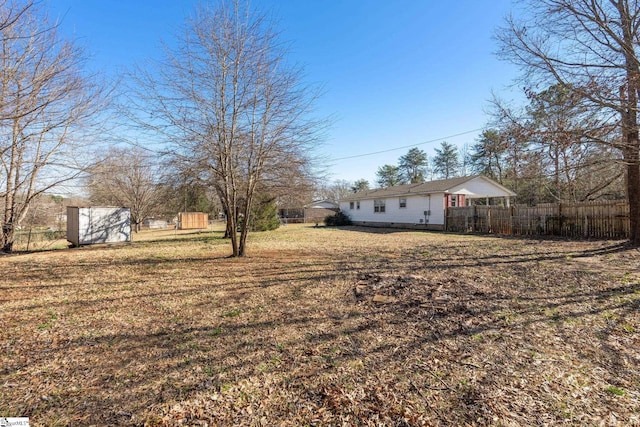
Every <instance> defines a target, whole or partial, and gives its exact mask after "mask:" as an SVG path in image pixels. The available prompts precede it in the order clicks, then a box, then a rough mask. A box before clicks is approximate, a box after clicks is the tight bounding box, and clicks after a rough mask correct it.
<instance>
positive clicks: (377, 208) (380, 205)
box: [373, 200, 385, 213]
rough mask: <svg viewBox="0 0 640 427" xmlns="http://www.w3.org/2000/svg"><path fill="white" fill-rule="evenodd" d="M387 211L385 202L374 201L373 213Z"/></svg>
mask: <svg viewBox="0 0 640 427" xmlns="http://www.w3.org/2000/svg"><path fill="white" fill-rule="evenodd" d="M384 211H385V204H384V200H374V201H373V212H376V213H383V212H384Z"/></svg>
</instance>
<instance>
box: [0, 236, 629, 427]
mask: <svg viewBox="0 0 640 427" xmlns="http://www.w3.org/2000/svg"><path fill="white" fill-rule="evenodd" d="M250 245H251V246H250V248H249V249H250V251H249V256H248V257H247V258H244V259H230V258H227V257H226V255H228V247H227V245H226V244H225V242H224V241H222V239H221V238H220V235H219V233H210V234H194V235H174V236H173V237H172V236H169V235H163V236H161V238H160V239H159V240H153V238H151V237H149V236H145V240H144V241H138V242H134V243H132V244H128V245H122V246H105V247H93V248H80V249H73V250H64V251H54V252H47V253H34V254H26V255H19V256H11V257H4V258H0V271H2V272H3V275H2V277H1V278H0V292H1V293H0V324H1V325H2V328H1V329H0V342H1V344H0V346H1V347H0V416H28V417H30V419H31V423H32V425H35V426H39V425H46V426H49V425H149V426H154V425H169V426H173V425H203V426H204V425H210V426H213V425H291V426H294V425H389V426H391V425H394V426H401V425H496V426H498V425H503V426H511V425H513V426H516V425H523V426H524V425H561V424H562V425H566V424H569V425H621V426H622V425H640V421H639V420H640V403H639V400H640V370H639V368H638V366H640V332H639V329H640V314H639V313H640V310H639V309H640V275H639V274H638V272H639V271H640V253H639V252H638V251H637V250H636V249H628V248H626V247H625V246H624V245H623V244H622V243H621V242H605V241H600V242H564V241H537V240H523V239H511V238H508V239H500V238H495V237H477V236H458V235H449V234H438V233H421V232H402V231H393V230H368V229H359V228H344V229H340V230H338V229H331V228H322V227H321V228H310V227H302V226H287V227H282V228H281V229H279V230H276V231H274V232H269V233H259V234H255V235H253V236H251V242H250Z"/></svg>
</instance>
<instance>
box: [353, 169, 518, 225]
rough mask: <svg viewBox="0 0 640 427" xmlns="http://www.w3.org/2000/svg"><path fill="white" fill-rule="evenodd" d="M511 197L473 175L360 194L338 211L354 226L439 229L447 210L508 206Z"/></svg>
mask: <svg viewBox="0 0 640 427" xmlns="http://www.w3.org/2000/svg"><path fill="white" fill-rule="evenodd" d="M515 195H516V194H515V193H514V192H513V191H511V190H509V189H508V188H506V187H504V186H502V185H500V184H498V183H497V182H495V181H493V180H492V179H489V178H487V177H485V176H482V175H477V176H467V177H460V178H451V179H443V180H439V181H430V182H424V183H420V184H405V185H399V186H395V187H388V188H378V189H374V190H365V191H360V192H357V193H354V194H353V195H350V196H348V197H345V198H343V199H341V200H340V210H342V211H343V212H344V213H346V214H347V215H349V217H350V218H351V220H352V221H353V223H354V224H356V225H368V226H372V227H401V228H422V229H430V230H443V229H444V225H445V209H446V208H448V207H452V206H465V205H466V204H468V203H469V202H470V201H472V200H474V199H485V200H486V201H487V202H488V201H489V200H490V199H492V200H495V198H502V199H504V200H505V204H506V205H507V206H508V205H509V203H510V198H511V197H514V196H515Z"/></svg>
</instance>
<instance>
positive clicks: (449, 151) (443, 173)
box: [433, 141, 460, 179]
mask: <svg viewBox="0 0 640 427" xmlns="http://www.w3.org/2000/svg"><path fill="white" fill-rule="evenodd" d="M459 167H460V161H459V160H458V149H457V148H456V146H455V145H453V144H449V143H448V142H446V141H442V144H440V148H439V149H438V148H436V155H435V157H434V158H433V169H434V172H435V173H436V174H437V175H438V176H439V177H441V178H444V179H449V178H452V177H454V176H456V175H457V174H458V168H459Z"/></svg>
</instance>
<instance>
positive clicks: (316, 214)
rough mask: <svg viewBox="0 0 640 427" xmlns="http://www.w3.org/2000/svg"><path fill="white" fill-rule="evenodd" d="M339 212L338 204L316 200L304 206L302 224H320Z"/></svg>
mask: <svg viewBox="0 0 640 427" xmlns="http://www.w3.org/2000/svg"><path fill="white" fill-rule="evenodd" d="M339 210H340V205H339V204H338V203H335V202H332V201H331V200H316V201H313V202H311V203H309V204H307V205H305V206H304V222H322V221H324V219H325V218H326V217H327V216H329V215H335V214H336V212H338V211H339Z"/></svg>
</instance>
